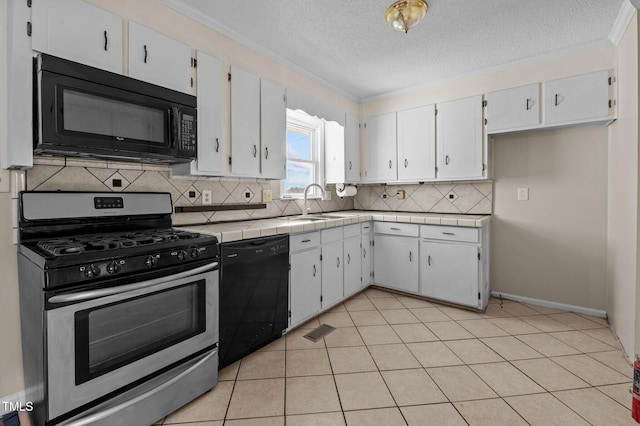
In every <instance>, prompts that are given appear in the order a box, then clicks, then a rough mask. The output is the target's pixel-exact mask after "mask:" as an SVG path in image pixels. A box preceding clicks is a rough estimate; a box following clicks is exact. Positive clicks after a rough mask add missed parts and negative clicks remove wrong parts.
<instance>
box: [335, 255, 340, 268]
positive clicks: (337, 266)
mask: <svg viewBox="0 0 640 426" xmlns="http://www.w3.org/2000/svg"><path fill="white" fill-rule="evenodd" d="M336 260H337V262H336V268H339V267H340V258H339V257H336Z"/></svg>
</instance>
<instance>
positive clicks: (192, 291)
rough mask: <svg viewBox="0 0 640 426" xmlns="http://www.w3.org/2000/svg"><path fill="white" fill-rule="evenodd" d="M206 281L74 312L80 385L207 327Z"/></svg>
mask: <svg viewBox="0 0 640 426" xmlns="http://www.w3.org/2000/svg"><path fill="white" fill-rule="evenodd" d="M205 299H206V296H205V280H200V281H197V282H193V283H190V284H187V285H184V286H181V287H175V288H171V289H168V290H164V291H160V292H156V293H151V294H148V295H144V296H140V297H136V298H132V299H127V300H124V301H122V302H117V303H113V304H109V305H103V306H97V307H95V308H91V309H86V310H84V311H79V312H76V313H75V321H74V322H75V346H76V348H75V354H76V363H75V365H76V372H75V373H76V385H80V384H82V383H85V382H87V381H89V380H91V379H93V378H95V377H98V376H101V375H103V374H106V373H108V372H110V371H113V370H116V369H118V368H120V367H122V366H124V365H127V364H130V363H132V362H135V361H137V360H139V359H142V358H144V357H147V356H149V355H151V354H154V353H156V352H159V351H162V350H163V349H165V348H168V347H170V346H172V345H175V344H177V343H179V342H182V341H184V340H186V339H189V338H191V337H193V336H195V335H197V334H200V333H203V332H205V330H206V322H205V305H206V303H205V302H206V300H205Z"/></svg>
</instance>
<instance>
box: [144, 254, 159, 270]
mask: <svg viewBox="0 0 640 426" xmlns="http://www.w3.org/2000/svg"><path fill="white" fill-rule="evenodd" d="M156 262H157V260H156V257H155V256H154V255H151V256H147V258H146V259H145V260H144V264H145V265H146V266H147V268H151V267H153V266H155V265H156Z"/></svg>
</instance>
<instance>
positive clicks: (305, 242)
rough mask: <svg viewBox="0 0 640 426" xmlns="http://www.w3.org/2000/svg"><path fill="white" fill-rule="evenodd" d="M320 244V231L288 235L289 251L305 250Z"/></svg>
mask: <svg viewBox="0 0 640 426" xmlns="http://www.w3.org/2000/svg"><path fill="white" fill-rule="evenodd" d="M319 245H320V232H317V231H316V232H305V233H304V234H295V235H289V251H298V250H306V249H308V248H311V247H316V246H319Z"/></svg>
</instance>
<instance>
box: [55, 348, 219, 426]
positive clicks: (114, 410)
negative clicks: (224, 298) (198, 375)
mask: <svg viewBox="0 0 640 426" xmlns="http://www.w3.org/2000/svg"><path fill="white" fill-rule="evenodd" d="M217 353H218V349H217V348H216V349H213V350H212V351H211V352H209V353H207V354H205V355H204V356H203V357H202V358H200V359H199V360H198V361H197V362H196V363H195V364H193V365H192V366H190V367H189V368H188V369H186V370H184V371H183V372H181V373H179V374H178V375H176V376H174V377H172V378H171V379H169V380H167V381H166V382H164V383H162V384H161V385H159V386H157V387H155V388H153V389H151V390H150V391H148V392H146V393H143V394H141V395H138V396H136V397H135V398H132V399H130V400H127V401H125V402H122V403H120V404H118V405H114V406H113V407H109V408H107V409H106V410H103V411H98V412H97V413H93V414H90V415H88V416H86V417H81V418H79V419H76V420H72V421H71V422H70V423H67V426H89V425H92V424H94V423H96V422H98V421H100V420H107V419H108V418H109V417H111V418H113V416H117V415H118V413H119V412H121V411H122V410H124V409H126V408H129V407H133V406H134V405H135V404H138V403H139V402H141V401H144V400H148V399H149V398H152V397H153V396H154V395H157V394H158V393H160V392H162V391H164V390H165V389H167V388H168V387H169V386H172V385H173V384H174V383H176V382H178V381H180V380H182V379H183V378H184V377H186V376H188V375H189V374H191V373H193V372H194V371H196V370H198V369H199V368H200V367H202V366H203V365H204V364H205V363H206V362H207V361H209V360H210V359H211V358H212V357H213V356H214V355H216V354H217Z"/></svg>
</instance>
